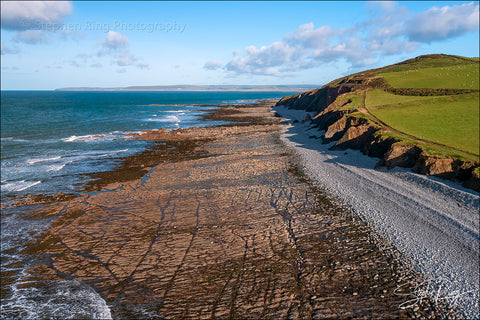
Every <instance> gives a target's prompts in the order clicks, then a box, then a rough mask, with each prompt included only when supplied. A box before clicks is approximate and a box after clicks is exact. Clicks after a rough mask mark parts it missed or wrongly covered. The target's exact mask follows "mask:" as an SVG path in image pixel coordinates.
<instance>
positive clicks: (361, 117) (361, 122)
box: [277, 55, 480, 191]
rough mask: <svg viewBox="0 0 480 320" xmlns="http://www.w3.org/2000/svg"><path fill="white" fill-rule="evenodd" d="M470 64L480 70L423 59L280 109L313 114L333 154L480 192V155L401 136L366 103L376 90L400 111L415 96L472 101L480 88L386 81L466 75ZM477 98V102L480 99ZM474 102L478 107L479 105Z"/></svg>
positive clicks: (339, 83) (349, 79)
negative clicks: (346, 152)
mask: <svg viewBox="0 0 480 320" xmlns="http://www.w3.org/2000/svg"><path fill="white" fill-rule="evenodd" d="M470 64H472V66H473V70H475V68H477V70H478V59H470V58H464V57H457V56H447V55H427V56H421V57H417V58H415V59H410V60H407V61H404V62H401V63H398V64H395V65H391V66H387V67H383V68H379V69H373V70H367V71H364V72H361V73H357V74H353V75H350V76H346V77H343V78H340V79H336V80H334V81H332V82H330V83H328V84H326V85H324V86H323V87H322V88H319V89H315V90H311V91H307V92H303V93H300V94H296V95H293V96H288V97H284V98H282V99H281V100H280V101H279V102H278V103H277V105H283V106H285V107H287V108H291V109H300V110H306V111H309V112H314V113H315V114H316V115H315V116H314V117H313V119H312V120H311V125H312V126H315V127H316V128H318V130H322V131H324V133H323V135H322V137H321V141H319V143H331V142H333V141H336V143H335V144H334V145H333V147H332V148H333V149H347V148H351V149H360V150H361V151H362V152H363V153H364V154H366V155H368V156H371V157H378V158H380V160H379V161H378V164H377V167H380V166H385V167H387V168H393V167H396V166H399V167H406V168H412V170H413V171H414V172H417V173H420V174H425V175H432V176H437V177H441V178H444V179H449V180H456V181H459V182H462V183H463V186H465V187H467V188H471V189H473V190H476V191H480V169H479V161H478V152H476V154H475V152H474V153H473V154H472V153H467V152H463V151H461V150H456V149H455V146H445V145H441V144H436V143H434V142H431V141H428V139H420V137H414V136H411V135H409V134H408V132H407V133H405V132H401V131H399V130H397V129H396V128H395V127H394V126H389V125H388V124H387V123H385V122H383V121H382V120H380V119H379V118H377V117H376V116H375V115H374V114H373V113H372V112H370V111H372V110H375V109H376V108H378V107H376V108H372V107H371V106H370V104H369V102H368V101H366V100H367V99H366V96H367V95H369V94H370V93H369V92H372V90H376V91H375V92H381V93H382V94H383V93H385V94H386V95H388V94H391V95H392V96H393V97H394V99H396V100H398V101H400V103H397V104H386V105H385V106H382V108H385V107H390V108H392V106H395V107H398V106H400V107H401V106H402V104H401V103H402V102H401V101H402V100H401V99H404V98H405V97H407V98H405V101H407V99H411V98H408V97H412V96H419V97H420V98H422V99H427V98H426V97H438V96H445V97H446V98H447V97H448V98H449V97H452V96H455V95H466V94H470V95H469V96H471V93H475V92H478V91H479V90H478V88H477V87H474V88H465V87H457V88H448V87H446V88H438V87H434V85H431V84H430V83H429V82H428V81H427V82H425V84H426V87H425V88H418V87H396V86H393V85H392V84H391V83H389V82H388V81H387V80H386V78H389V77H388V76H390V75H392V74H394V75H395V72H397V73H398V72H405V74H407V73H408V72H410V71H411V70H413V72H418V70H420V72H423V73H426V72H430V70H436V69H432V68H438V69H441V68H446V69H448V70H451V69H452V68H453V67H455V66H460V67H461V68H460V67H457V69H459V68H460V69H462V70H463V69H465V68H470ZM442 70H444V69H442ZM455 70H456V69H455ZM469 70H470V69H469ZM392 72H393V73H392ZM477 72H478V71H477ZM460 76H461V75H460ZM407 84H408V83H407ZM429 85H430V87H428V86H429ZM437 86H438V85H437ZM380 90H381V91H380ZM469 96H468V97H469ZM476 97H477V98H476V99H477V100H478V95H477V96H476ZM396 100H395V101H396ZM408 101H410V100H408ZM474 102H476V103H477V105H478V101H474ZM392 110H393V109H392ZM432 112H433V111H432ZM439 125H440V124H439ZM472 139H478V130H477V136H476V137H472ZM457 154H461V156H457Z"/></svg>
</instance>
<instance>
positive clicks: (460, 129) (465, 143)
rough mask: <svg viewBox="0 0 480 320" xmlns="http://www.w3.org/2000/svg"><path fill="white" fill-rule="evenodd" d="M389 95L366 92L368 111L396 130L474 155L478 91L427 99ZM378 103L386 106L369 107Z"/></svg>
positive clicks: (478, 114)
mask: <svg viewBox="0 0 480 320" xmlns="http://www.w3.org/2000/svg"><path fill="white" fill-rule="evenodd" d="M390 95H391V94H389V93H382V92H381V90H374V91H372V92H369V93H367V102H366V106H367V108H368V109H369V112H370V113H371V114H373V115H374V116H375V117H377V118H378V119H379V120H381V121H382V122H384V123H385V124H387V125H388V126H390V127H392V128H394V129H396V130H398V131H400V132H403V133H406V134H408V135H412V136H415V137H417V138H419V139H422V140H425V141H430V142H434V143H437V144H441V145H445V146H447V147H449V148H453V149H456V150H461V151H464V152H467V153H469V154H472V155H475V156H476V157H478V155H479V148H480V146H479V131H480V125H479V117H480V111H479V98H480V97H479V93H478V92H476V93H469V94H461V95H454V96H442V97H428V98H427V97H409V96H395V95H391V96H390ZM392 96H394V97H392ZM411 98H417V100H413V99H411ZM370 103H371V104H370ZM392 103H393V104H392ZM382 104H388V105H387V106H383V107H377V108H372V107H373V106H378V105H382ZM477 161H478V160H477Z"/></svg>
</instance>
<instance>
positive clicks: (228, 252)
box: [2, 101, 454, 318]
mask: <svg viewBox="0 0 480 320" xmlns="http://www.w3.org/2000/svg"><path fill="white" fill-rule="evenodd" d="M272 105H273V102H272V101H270V102H268V101H267V102H260V103H259V104H257V105H236V106H229V107H223V108H221V109H218V110H216V111H214V112H213V113H210V114H208V115H207V116H206V117H205V119H211V120H222V121H230V122H232V123H231V124H230V125H224V126H217V127H204V128H190V129H178V130H171V131H166V130H154V131H148V132H145V133H143V134H139V135H132V136H131V137H132V138H136V139H145V140H149V141H152V143H153V145H154V146H155V147H154V148H152V149H150V150H148V152H145V153H142V154H140V155H137V156H133V157H127V158H126V159H124V161H123V163H122V165H121V166H120V167H119V168H117V169H116V170H113V171H111V172H108V173H102V174H100V175H99V176H98V178H100V179H99V180H97V182H94V183H93V184H91V185H89V186H87V189H86V191H88V192H87V193H84V194H82V195H80V196H78V197H75V198H73V199H70V198H68V199H61V198H60V199H52V200H55V202H52V203H50V204H46V205H44V206H43V207H42V208H41V209H39V210H38V211H36V212H31V213H29V214H26V215H25V217H26V218H28V216H29V215H30V216H31V217H30V218H34V217H38V216H42V217H44V218H45V217H56V220H54V221H53V222H52V224H51V225H50V227H49V228H48V229H47V230H45V231H44V232H43V233H42V234H41V235H40V236H39V237H38V238H37V239H35V241H33V242H32V243H31V244H30V246H29V247H28V248H27V249H24V250H23V251H22V252H21V254H24V255H32V256H34V257H35V256H37V257H38V260H36V261H34V262H33V263H32V265H30V266H29V268H28V270H25V271H24V272H23V274H22V275H21V277H20V279H17V280H18V281H17V283H16V293H15V294H18V292H20V293H21V292H22V290H28V289H29V288H31V287H36V288H43V289H44V290H46V291H47V292H52V291H53V292H58V291H55V290H57V289H58V288H57V287H56V284H58V283H60V282H61V283H64V282H65V281H67V282H68V281H70V282H72V283H75V286H77V287H78V283H80V284H81V286H83V287H85V288H86V289H85V290H87V291H88V292H91V291H93V292H94V293H95V294H96V296H98V297H101V299H103V300H102V301H103V302H102V303H100V305H101V307H102V308H103V309H102V310H103V311H102V312H103V313H98V314H102V315H106V314H110V315H111V316H112V317H114V318H118V317H127V318H128V317H149V318H155V317H158V318H162V317H163V316H165V317H167V318H178V317H187V318H211V317H220V318H225V317H226V318H228V317H230V318H232V317H233V318H238V317H240V318H241V317H251V316H253V317H257V318H271V317H275V318H285V317H291V318H305V317H314V318H322V317H324V318H325V317H351V316H356V317H360V318H369V317H372V316H378V317H382V318H384V317H392V318H398V317H400V318H413V317H416V316H432V317H434V316H436V315H441V314H450V315H452V316H453V315H454V310H449V309H448V308H447V307H446V306H444V305H443V304H442V303H441V302H440V303H438V304H434V303H432V301H430V300H428V299H423V300H421V301H417V303H415V304H414V305H411V306H410V305H407V307H406V308H403V309H402V308H401V307H402V306H405V302H406V301H408V298H406V297H405V295H409V294H411V293H412V292H414V290H415V288H416V286H417V285H419V284H420V283H422V281H423V280H422V279H421V277H419V275H418V274H415V273H414V272H413V271H411V270H407V269H405V268H404V267H402V265H401V264H400V263H399V262H398V261H397V260H396V257H395V256H394V255H393V254H392V253H389V252H393V251H394V250H393V249H392V248H388V245H387V244H385V247H384V248H381V249H380V248H379V244H378V243H377V242H376V241H375V236H374V235H373V234H372V233H371V231H370V230H369V228H368V227H367V226H366V225H365V224H364V223H363V222H362V221H360V220H359V219H358V218H356V216H355V215H354V214H353V213H352V212H351V210H349V209H348V208H344V207H343V206H341V205H338V204H337V203H336V201H335V200H334V199H332V198H331V197H330V196H329V195H328V194H326V193H325V192H323V191H321V190H320V189H318V188H315V187H314V186H312V184H311V183H310V182H309V181H308V179H307V178H306V177H305V176H304V175H302V174H301V172H300V171H299V169H298V167H297V165H296V158H295V157H294V156H293V155H292V153H291V151H289V150H288V148H285V146H284V145H283V144H282V142H281V140H280V139H281V131H282V128H283V125H282V124H281V121H282V120H281V119H280V118H278V117H275V116H274V114H273V113H272V112H271V111H270V108H271V106H272ZM72 286H73V285H72ZM2 289H3V288H2ZM43 289H42V290H43ZM62 290H64V292H67V293H68V290H69V289H68V288H67V289H65V287H62ZM402 290H403V291H402ZM40 292H42V291H40ZM402 294H403V295H402ZM30 302H32V303H33V305H34V306H35V303H37V302H36V301H34V298H32V299H30ZM107 306H108V310H107V311H105V310H104V309H105V308H107ZM37 307H43V306H41V305H37ZM40 309H41V308H40ZM10 311H12V310H10ZM12 312H20V311H18V310H13V311H12ZM14 314H15V313H14ZM17 315H22V313H18V314H17ZM80 315H82V314H79V315H78V316H80Z"/></svg>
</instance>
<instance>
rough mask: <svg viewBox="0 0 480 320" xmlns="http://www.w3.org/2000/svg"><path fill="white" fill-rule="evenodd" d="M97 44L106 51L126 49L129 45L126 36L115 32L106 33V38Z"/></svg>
mask: <svg viewBox="0 0 480 320" xmlns="http://www.w3.org/2000/svg"><path fill="white" fill-rule="evenodd" d="M99 43H100V45H101V46H102V47H103V48H105V49H107V50H117V49H120V48H126V47H128V46H129V44H130V42H129V41H128V37H127V36H125V35H122V34H120V33H119V32H115V31H108V34H107V37H106V38H105V39H103V40H102V41H100V42H99Z"/></svg>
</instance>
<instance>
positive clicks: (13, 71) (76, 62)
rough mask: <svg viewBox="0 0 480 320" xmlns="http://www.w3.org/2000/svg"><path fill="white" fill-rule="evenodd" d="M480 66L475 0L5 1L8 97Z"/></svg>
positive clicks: (318, 81) (320, 80) (314, 80)
mask: <svg viewBox="0 0 480 320" xmlns="http://www.w3.org/2000/svg"><path fill="white" fill-rule="evenodd" d="M431 53H445V54H454V55H461V56H467V57H478V56H479V1H473V2H472V1H470V2H469V1H467V2H463V1H403V2H402V1H401V2H394V1H378V2H377V1H366V2H361V1H347V2H341V1H331V2H328V1H318V2H315V1H306V2H298V1H295V2H293V1H292V2H290V1H280V2H275V1H266V2H260V1H258V2H257V1H245V2H233V1H232V2H221V1H212V2H201V1H198V2H186V1H181V2H164V1H159V2H154V1H146V2H138V1H136V2H128V1H118V2H114V1H105V2H101V1H100V2H89V1H78V2H76V1H73V2H68V1H59V2H54V1H32V2H25V1H21V2H16V1H2V2H1V89H2V90H52V89H56V88H62V87H125V86H134V85H135V86H137V85H138V86H148V85H178V84H198V85H200V84H201V85H225V84H236V85H241V84H248V85H255V84H258V85H285V84H296V85H297V84H303V85H304V84H307V85H318V86H321V85H323V84H325V83H327V82H330V81H331V80H334V79H336V78H339V77H342V76H345V75H347V74H350V73H354V72H359V71H361V70H365V69H371V68H376V67H381V66H385V65H389V64H393V63H397V62H400V61H403V60H406V59H409V58H413V57H416V56H419V55H424V54H431Z"/></svg>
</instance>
